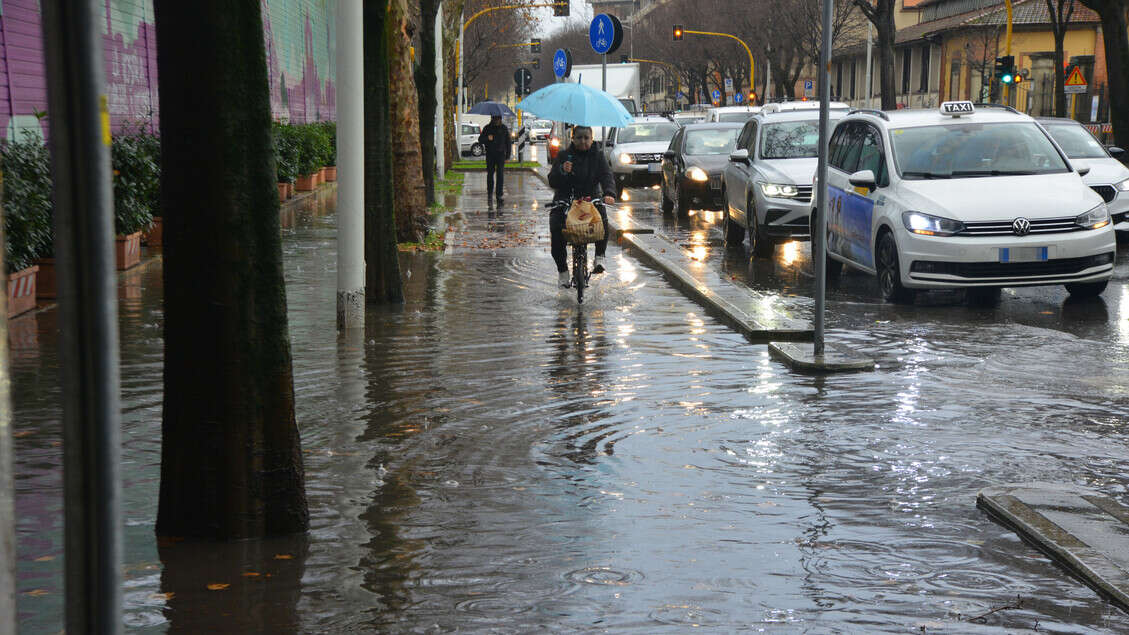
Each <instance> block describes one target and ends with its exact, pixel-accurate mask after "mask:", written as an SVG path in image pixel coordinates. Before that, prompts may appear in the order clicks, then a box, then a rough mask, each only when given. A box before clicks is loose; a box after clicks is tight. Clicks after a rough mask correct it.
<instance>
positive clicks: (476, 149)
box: [459, 123, 486, 157]
mask: <svg viewBox="0 0 1129 635" xmlns="http://www.w3.org/2000/svg"><path fill="white" fill-rule="evenodd" d="M481 134H482V126H480V125H478V124H476V123H463V129H462V133H461V134H460V135H459V152H460V154H462V155H463V156H466V155H468V154H469V155H470V156H474V157H480V156H482V155H483V154H485V153H486V148H484V147H482V144H481V143H479V142H478V136H479V135H481Z"/></svg>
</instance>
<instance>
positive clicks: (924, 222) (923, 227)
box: [902, 211, 964, 236]
mask: <svg viewBox="0 0 1129 635" xmlns="http://www.w3.org/2000/svg"><path fill="white" fill-rule="evenodd" d="M902 224H904V225H905V226H906V229H908V230H909V231H910V232H912V233H914V234H920V235H922V236H952V235H953V234H958V233H960V232H962V231H964V223H962V222H960V221H959V220H953V219H951V218H942V217H940V216H933V215H932V214H925V213H923V212H913V211H910V212H902Z"/></svg>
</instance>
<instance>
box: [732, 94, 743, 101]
mask: <svg viewBox="0 0 1129 635" xmlns="http://www.w3.org/2000/svg"><path fill="white" fill-rule="evenodd" d="M733 101H735V102H737V103H741V102H743V101H745V96H744V95H742V94H741V93H737V94H736V95H734V96H733Z"/></svg>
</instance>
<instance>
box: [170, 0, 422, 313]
mask: <svg viewBox="0 0 1129 635" xmlns="http://www.w3.org/2000/svg"><path fill="white" fill-rule="evenodd" d="M169 1H175V0H169ZM389 1H390V0H365V7H364V21H365V53H364V56H365V89H364V90H365V302H366V303H368V304H380V303H385V302H403V300H404V290H403V287H402V285H401V282H400V257H399V251H398V250H397V247H396V204H395V198H394V195H393V193H394V192H395V181H394V180H393V178H394V177H393V174H394V171H393V168H392V144H391V143H389V142H388V140H389V139H391V138H392V135H391V132H392V130H391V128H392V119H391V115H390V113H389V109H390V107H391V99H392V88H391V85H390V82H391V78H390V76H389V72H390V65H391V54H392V51H391V39H392V33H393V25H392V20H390V19H389V12H388V8H389V6H388V3H389Z"/></svg>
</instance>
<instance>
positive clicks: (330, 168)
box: [324, 165, 337, 183]
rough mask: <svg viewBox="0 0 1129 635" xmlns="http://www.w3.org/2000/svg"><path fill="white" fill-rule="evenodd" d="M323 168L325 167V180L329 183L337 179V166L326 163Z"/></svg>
mask: <svg viewBox="0 0 1129 635" xmlns="http://www.w3.org/2000/svg"><path fill="white" fill-rule="evenodd" d="M324 169H325V180H326V181H329V182H330V183H332V182H334V181H336V180H337V166H336V165H327V166H326V167H325V168H324Z"/></svg>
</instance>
